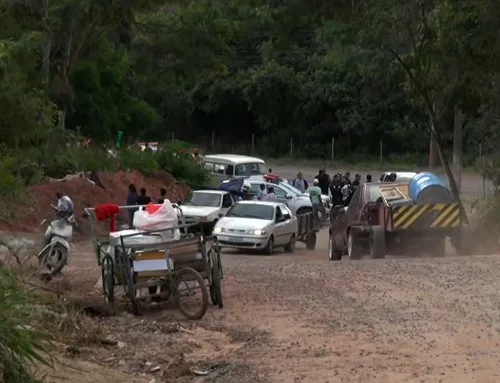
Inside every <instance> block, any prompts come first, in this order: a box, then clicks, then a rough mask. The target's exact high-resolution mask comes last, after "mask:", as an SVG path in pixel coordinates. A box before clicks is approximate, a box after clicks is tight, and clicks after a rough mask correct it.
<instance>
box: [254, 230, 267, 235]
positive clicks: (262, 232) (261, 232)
mask: <svg viewBox="0 0 500 383" xmlns="http://www.w3.org/2000/svg"><path fill="white" fill-rule="evenodd" d="M252 234H253V235H264V234H266V231H265V230H254V231H253V232H252Z"/></svg>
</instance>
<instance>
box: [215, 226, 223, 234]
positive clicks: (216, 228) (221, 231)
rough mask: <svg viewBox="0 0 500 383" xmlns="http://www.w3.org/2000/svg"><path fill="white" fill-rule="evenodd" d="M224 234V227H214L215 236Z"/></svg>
mask: <svg viewBox="0 0 500 383" xmlns="http://www.w3.org/2000/svg"><path fill="white" fill-rule="evenodd" d="M223 232H224V229H223V228H222V227H214V233H215V234H218V233H223Z"/></svg>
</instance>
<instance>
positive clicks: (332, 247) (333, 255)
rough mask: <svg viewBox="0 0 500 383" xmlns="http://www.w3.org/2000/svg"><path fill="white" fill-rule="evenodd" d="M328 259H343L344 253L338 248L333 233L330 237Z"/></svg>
mask: <svg viewBox="0 0 500 383" xmlns="http://www.w3.org/2000/svg"><path fill="white" fill-rule="evenodd" d="M328 259H329V260H330V261H340V260H341V259H342V253H341V252H340V250H339V249H338V247H337V244H336V243H335V239H334V238H333V235H332V234H330V235H329V238H328Z"/></svg>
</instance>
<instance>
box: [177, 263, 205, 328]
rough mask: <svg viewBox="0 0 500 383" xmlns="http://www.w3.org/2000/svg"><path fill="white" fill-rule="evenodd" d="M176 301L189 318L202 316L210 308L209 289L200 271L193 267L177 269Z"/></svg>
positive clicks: (183, 313)
mask: <svg viewBox="0 0 500 383" xmlns="http://www.w3.org/2000/svg"><path fill="white" fill-rule="evenodd" d="M174 279H175V286H176V289H175V293H174V294H175V303H176V305H177V307H178V308H179V311H180V312H181V313H182V315H184V316H185V317H186V318H187V319H200V318H202V317H203V316H204V315H205V313H206V311H207V308H208V291H207V286H206V285H205V281H204V280H203V278H202V276H201V275H200V273H198V272H197V271H196V270H194V269H192V268H191V267H184V268H182V269H179V270H177V271H175V277H174Z"/></svg>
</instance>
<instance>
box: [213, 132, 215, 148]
mask: <svg viewBox="0 0 500 383" xmlns="http://www.w3.org/2000/svg"><path fill="white" fill-rule="evenodd" d="M212 150H215V130H212Z"/></svg>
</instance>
